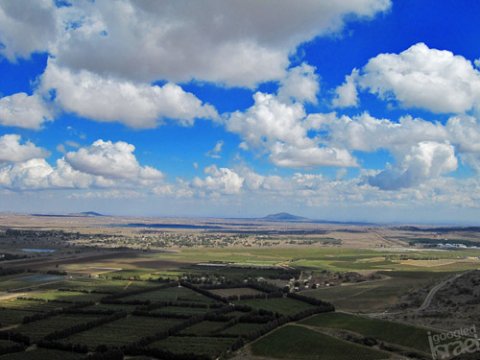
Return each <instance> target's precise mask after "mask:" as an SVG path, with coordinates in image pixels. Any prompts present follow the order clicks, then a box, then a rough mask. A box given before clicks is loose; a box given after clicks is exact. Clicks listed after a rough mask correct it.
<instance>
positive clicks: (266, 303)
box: [237, 298, 314, 315]
mask: <svg viewBox="0 0 480 360" xmlns="http://www.w3.org/2000/svg"><path fill="white" fill-rule="evenodd" d="M237 304H240V305H248V306H251V307H253V308H255V309H264V310H268V311H273V312H277V313H280V314H282V315H293V314H297V313H299V312H301V311H303V310H307V309H311V308H313V307H314V306H313V305H310V304H307V303H304V302H302V301H298V300H293V299H290V298H273V299H250V300H240V301H238V302H237Z"/></svg>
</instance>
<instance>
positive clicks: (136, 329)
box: [62, 316, 183, 349]
mask: <svg viewBox="0 0 480 360" xmlns="http://www.w3.org/2000/svg"><path fill="white" fill-rule="evenodd" d="M182 321H183V320H179V319H168V318H149V317H143V316H129V317H126V318H122V319H119V320H115V321H112V322H110V323H107V324H104V325H101V326H99V327H96V328H93V329H89V330H86V331H82V332H80V333H77V334H74V335H72V336H69V337H68V338H66V339H64V340H62V342H65V343H72V344H84V345H87V346H88V347H89V349H95V348H96V347H97V346H98V345H107V346H121V345H126V344H128V343H131V342H134V341H137V340H139V339H141V338H143V337H145V336H149V335H153V334H155V333H158V332H160V331H163V330H168V329H170V328H171V327H173V326H175V325H177V324H179V323H181V322H182Z"/></svg>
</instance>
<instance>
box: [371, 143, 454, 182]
mask: <svg viewBox="0 0 480 360" xmlns="http://www.w3.org/2000/svg"><path fill="white" fill-rule="evenodd" d="M457 165H458V163H457V158H456V157H455V151H454V148H453V146H452V145H450V144H446V143H437V142H432V141H423V142H420V143H419V144H418V145H416V146H414V147H412V149H411V150H410V152H409V153H408V154H406V156H405V157H404V159H403V161H402V162H401V163H400V164H398V165H397V166H393V167H390V168H387V169H385V170H383V171H381V172H380V173H378V174H377V175H375V176H371V177H369V178H368V182H369V184H370V185H372V186H376V187H379V188H380V189H383V190H397V189H401V188H409V187H413V186H417V185H419V184H421V183H423V182H425V181H427V180H430V179H435V178H438V177H439V176H440V175H443V174H447V173H449V172H452V171H454V170H456V169H457Z"/></svg>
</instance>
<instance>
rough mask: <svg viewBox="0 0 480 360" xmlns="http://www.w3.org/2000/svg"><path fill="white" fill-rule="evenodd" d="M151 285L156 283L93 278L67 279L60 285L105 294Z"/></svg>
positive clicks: (156, 284)
mask: <svg viewBox="0 0 480 360" xmlns="http://www.w3.org/2000/svg"><path fill="white" fill-rule="evenodd" d="M152 286H158V283H154V282H148V281H129V280H95V279H80V280H68V281H66V282H65V284H64V285H62V287H65V288H69V289H72V290H87V291H93V290H95V291H97V292H100V293H106V294H115V293H120V292H122V291H132V290H139V289H144V288H148V287H152Z"/></svg>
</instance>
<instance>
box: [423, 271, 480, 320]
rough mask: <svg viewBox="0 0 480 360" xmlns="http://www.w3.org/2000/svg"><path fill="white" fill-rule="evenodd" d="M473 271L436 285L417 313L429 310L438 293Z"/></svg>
mask: <svg viewBox="0 0 480 360" xmlns="http://www.w3.org/2000/svg"><path fill="white" fill-rule="evenodd" d="M470 272H471V271H466V272H463V273H461V274H456V275H454V276H452V277H450V278H448V279H446V280H444V281H442V282H441V283H439V284H437V285H435V286H434V287H433V288H432V289H431V290H430V291H429V293H428V294H427V297H426V298H425V300H423V303H422V305H420V307H419V308H418V309H417V311H422V310H425V309H427V308H428V307H429V306H430V304H431V303H432V300H433V298H434V297H435V295H436V294H437V292H438V291H439V290H440V289H442V288H443V287H444V286H445V285H447V284H450V283H452V282H453V281H455V280H457V279H458V278H459V277H460V276H463V275H465V274H468V273H470Z"/></svg>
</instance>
